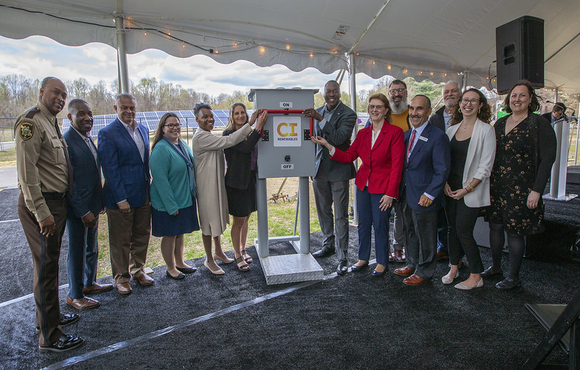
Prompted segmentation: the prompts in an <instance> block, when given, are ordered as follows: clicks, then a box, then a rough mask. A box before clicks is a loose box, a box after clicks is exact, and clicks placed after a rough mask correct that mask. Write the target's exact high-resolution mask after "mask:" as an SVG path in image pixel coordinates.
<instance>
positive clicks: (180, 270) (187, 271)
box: [175, 266, 197, 274]
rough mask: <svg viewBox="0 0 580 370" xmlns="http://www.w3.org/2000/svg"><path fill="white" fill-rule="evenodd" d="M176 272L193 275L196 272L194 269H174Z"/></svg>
mask: <svg viewBox="0 0 580 370" xmlns="http://www.w3.org/2000/svg"><path fill="white" fill-rule="evenodd" d="M175 268H176V269H177V271H179V272H183V273H184V274H193V273H194V272H196V271H197V269H196V268H195V267H177V266H176V267H175Z"/></svg>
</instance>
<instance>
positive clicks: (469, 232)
mask: <svg viewBox="0 0 580 370" xmlns="http://www.w3.org/2000/svg"><path fill="white" fill-rule="evenodd" d="M445 201H446V211H447V219H448V220H449V262H450V263H451V264H452V265H458V264H459V260H460V259H461V257H462V256H463V253H465V255H466V256H467V262H469V272H470V273H472V274H480V273H482V272H483V263H482V262H481V256H480V254H479V247H478V246H477V242H476V241H475V238H474V237H473V229H474V228H475V222H476V221H477V217H478V216H479V208H470V207H468V206H466V205H465V201H464V200H463V198H462V199H459V200H455V199H453V198H450V197H445Z"/></svg>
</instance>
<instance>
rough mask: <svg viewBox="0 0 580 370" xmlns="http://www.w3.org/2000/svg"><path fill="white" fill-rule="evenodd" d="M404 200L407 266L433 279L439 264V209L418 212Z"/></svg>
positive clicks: (424, 277) (425, 277)
mask: <svg viewBox="0 0 580 370" xmlns="http://www.w3.org/2000/svg"><path fill="white" fill-rule="evenodd" d="M401 201H402V202H403V218H404V220H405V235H406V243H407V245H406V248H407V249H406V250H405V255H406V257H407V266H408V267H409V268H411V269H413V270H415V274H416V275H417V276H419V277H420V278H423V279H431V278H432V277H433V274H434V273H435V267H436V266H437V214H438V210H435V211H427V212H417V211H414V210H413V209H411V207H409V205H408V204H407V202H406V199H403V200H401Z"/></svg>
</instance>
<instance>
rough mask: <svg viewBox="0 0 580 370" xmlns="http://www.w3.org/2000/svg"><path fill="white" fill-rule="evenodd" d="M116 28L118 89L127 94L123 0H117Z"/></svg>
mask: <svg viewBox="0 0 580 370" xmlns="http://www.w3.org/2000/svg"><path fill="white" fill-rule="evenodd" d="M113 16H114V17H115V27H116V28H117V65H118V69H119V87H120V88H121V92H123V93H128V92H129V72H128V70H127V48H126V46H125V25H124V16H123V0H117V6H116V10H115V13H113Z"/></svg>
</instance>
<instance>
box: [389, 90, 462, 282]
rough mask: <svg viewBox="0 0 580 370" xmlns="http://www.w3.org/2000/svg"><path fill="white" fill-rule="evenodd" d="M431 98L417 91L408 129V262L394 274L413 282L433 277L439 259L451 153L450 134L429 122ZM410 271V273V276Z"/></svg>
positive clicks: (405, 211)
mask: <svg viewBox="0 0 580 370" xmlns="http://www.w3.org/2000/svg"><path fill="white" fill-rule="evenodd" d="M429 115H431V101H430V100H429V98H428V97H426V96H424V95H417V96H415V97H414V98H413V100H411V105H410V106H409V120H410V122H411V125H412V126H413V127H412V129H411V130H409V131H407V132H406V133H405V148H406V149H405V150H406V153H405V166H404V168H403V180H402V181H401V187H402V190H401V194H402V195H401V198H402V199H401V201H402V203H403V218H404V223H405V234H406V239H407V251H406V255H407V266H405V267H403V268H399V269H396V270H395V271H394V273H395V274H397V275H400V276H406V278H405V279H404V280H403V283H405V284H407V285H411V286H416V285H420V284H423V283H424V282H425V281H426V280H428V279H431V278H432V277H433V274H434V272H435V265H436V263H437V213H438V211H439V209H440V208H441V207H442V206H443V187H444V186H445V182H446V181H447V176H448V175H449V170H450V165H451V164H450V162H451V156H450V152H449V139H448V138H447V135H446V134H445V133H444V132H443V131H441V130H439V129H437V128H435V127H434V126H433V125H431V124H430V123H429V122H428V119H429ZM409 275H410V276H409Z"/></svg>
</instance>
